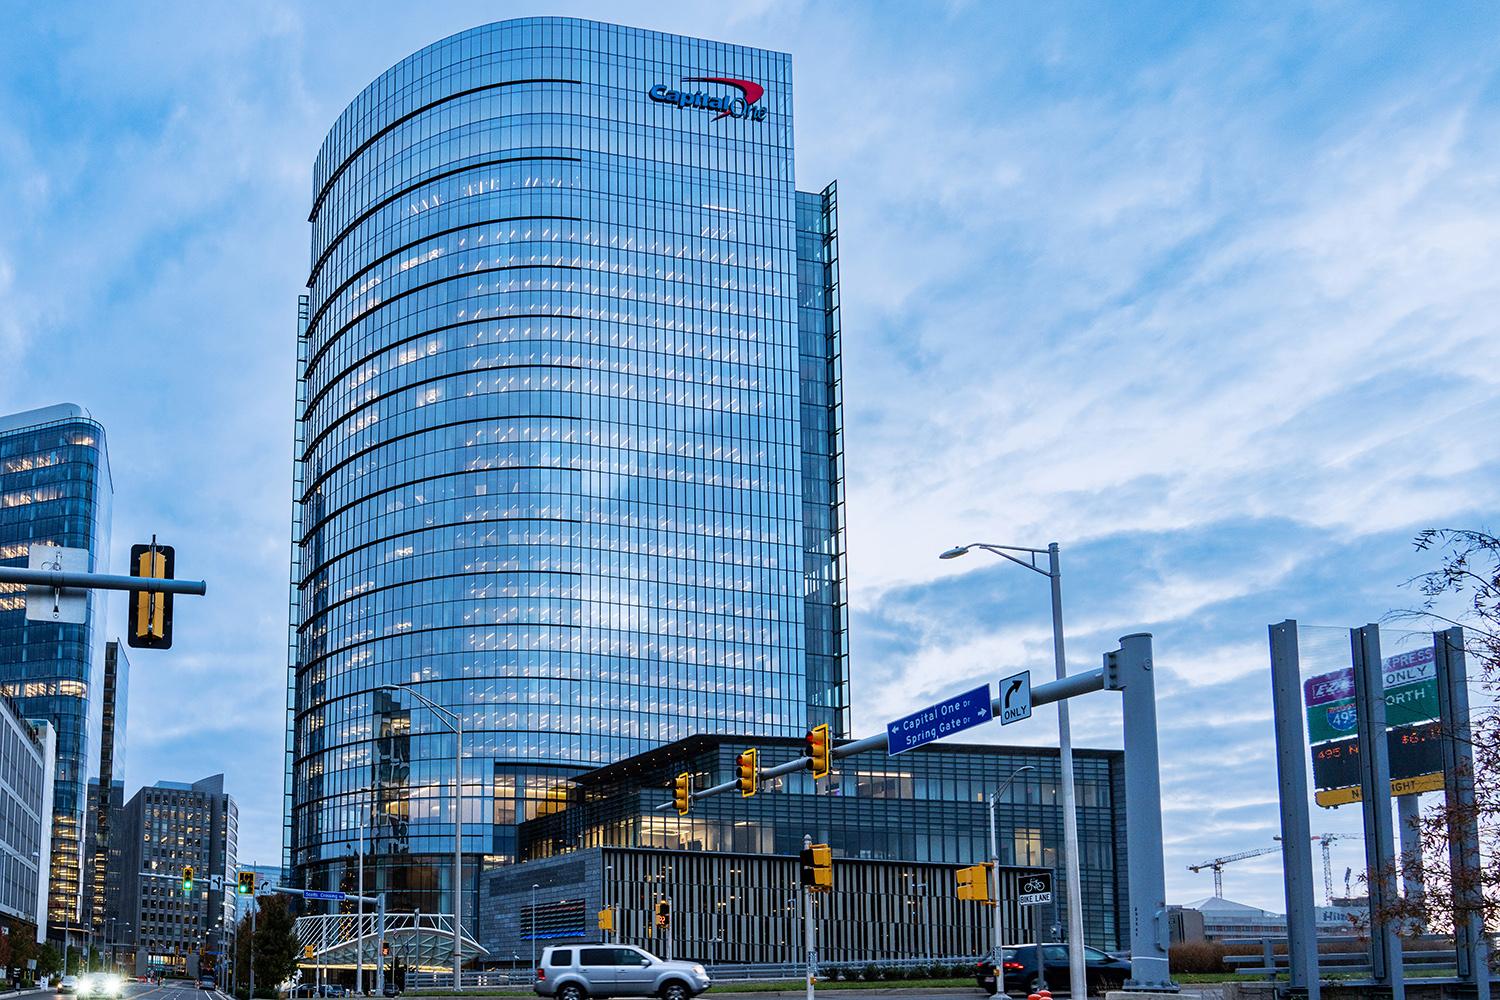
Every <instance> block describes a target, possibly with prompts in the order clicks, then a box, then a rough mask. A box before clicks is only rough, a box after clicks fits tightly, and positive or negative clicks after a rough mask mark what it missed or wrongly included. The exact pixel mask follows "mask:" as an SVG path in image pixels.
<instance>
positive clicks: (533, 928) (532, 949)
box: [531, 882, 541, 979]
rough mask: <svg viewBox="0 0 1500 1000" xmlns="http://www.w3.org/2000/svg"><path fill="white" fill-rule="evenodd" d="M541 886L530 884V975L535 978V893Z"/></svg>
mask: <svg viewBox="0 0 1500 1000" xmlns="http://www.w3.org/2000/svg"><path fill="white" fill-rule="evenodd" d="M540 888H541V885H540V884H538V883H535V882H533V883H532V884H531V975H532V978H533V979H534V978H535V977H536V891H537V890H538V889H540Z"/></svg>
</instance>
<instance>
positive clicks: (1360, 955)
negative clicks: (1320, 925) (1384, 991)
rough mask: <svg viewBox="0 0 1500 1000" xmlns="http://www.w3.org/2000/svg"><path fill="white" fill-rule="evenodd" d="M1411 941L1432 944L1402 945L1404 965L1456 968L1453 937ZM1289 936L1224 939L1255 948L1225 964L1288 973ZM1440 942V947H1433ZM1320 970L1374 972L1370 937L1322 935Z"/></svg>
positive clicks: (1247, 971) (1253, 972) (1258, 973)
mask: <svg viewBox="0 0 1500 1000" xmlns="http://www.w3.org/2000/svg"><path fill="white" fill-rule="evenodd" d="M1405 940H1406V941H1408V942H1416V943H1419V944H1423V945H1428V946H1429V947H1422V948H1403V949H1402V951H1401V965H1402V968H1404V969H1407V970H1410V971H1413V972H1441V971H1444V970H1448V969H1453V968H1455V966H1456V964H1457V956H1456V953H1455V951H1454V946H1453V939H1452V938H1449V937H1444V936H1442V935H1439V934H1424V935H1421V936H1419V937H1415V938H1408V939H1405ZM1286 941H1287V939H1286V935H1284V934H1283V935H1263V936H1257V937H1243V938H1225V939H1224V940H1223V944H1225V945H1227V946H1229V947H1232V948H1234V947H1246V946H1251V947H1255V948H1256V949H1257V950H1256V951H1254V952H1248V951H1247V952H1235V953H1232V954H1226V955H1225V956H1224V964H1225V965H1228V966H1230V967H1231V968H1233V970H1234V971H1235V972H1236V973H1238V974H1239V975H1242V976H1252V977H1257V978H1263V979H1267V980H1273V979H1275V978H1276V977H1278V976H1285V975H1286V974H1287V973H1288V971H1289V968H1290V965H1289V958H1288V956H1287V952H1286V947H1285V945H1286ZM1277 945H1281V946H1282V950H1281V951H1279V952H1278V951H1277V950H1276V946H1277ZM1329 945H1333V946H1334V947H1336V948H1338V949H1339V950H1330V951H1325V950H1324V948H1325V947H1327V946H1329ZM1431 945H1438V946H1439V947H1430V946H1431ZM1318 946H1319V947H1318V972H1319V973H1320V974H1327V973H1335V974H1339V975H1340V976H1346V975H1348V974H1351V973H1354V974H1357V973H1361V972H1362V973H1365V974H1367V975H1368V974H1370V973H1371V971H1372V970H1371V966H1370V952H1369V946H1370V941H1369V938H1362V937H1357V936H1352V935H1343V936H1338V937H1331V936H1322V937H1319V938H1318Z"/></svg>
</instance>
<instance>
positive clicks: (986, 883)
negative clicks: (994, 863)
mask: <svg viewBox="0 0 1500 1000" xmlns="http://www.w3.org/2000/svg"><path fill="white" fill-rule="evenodd" d="M988 868H989V866H988V865H971V866H969V867H968V868H960V869H959V870H958V873H957V874H958V898H959V899H974V900H978V901H979V902H981V903H988V902H989V901H990V878H989V872H988Z"/></svg>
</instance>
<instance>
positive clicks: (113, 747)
mask: <svg viewBox="0 0 1500 1000" xmlns="http://www.w3.org/2000/svg"><path fill="white" fill-rule="evenodd" d="M129 690H130V660H129V659H128V658H126V656H125V646H124V645H123V644H122V643H121V642H120V641H119V640H114V641H112V642H107V643H105V644H104V687H103V689H102V691H101V696H102V704H101V708H102V712H101V725H100V730H99V769H98V776H97V777H94V778H90V779H89V812H88V836H87V844H88V855H87V856H88V868H87V870H88V881H87V885H86V890H87V891H86V896H87V899H86V903H87V906H86V910H85V912H86V913H87V914H88V924H89V930H90V933H91V940H92V941H93V942H94V945H95V947H98V948H101V949H104V948H107V946H108V945H109V944H111V943H113V942H114V940H115V938H116V935H117V934H118V925H119V914H118V912H117V906H118V903H119V900H120V888H121V886H120V846H121V845H120V842H119V840H118V839H114V840H112V839H111V837H110V830H111V828H112V825H113V824H112V820H113V817H114V816H115V814H116V813H118V812H119V810H120V808H121V806H123V805H124V804H125V710H126V705H127V703H128V701H129Z"/></svg>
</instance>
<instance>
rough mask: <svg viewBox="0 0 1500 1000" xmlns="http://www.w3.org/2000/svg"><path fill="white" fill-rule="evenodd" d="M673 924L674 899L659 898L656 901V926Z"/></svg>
mask: <svg viewBox="0 0 1500 1000" xmlns="http://www.w3.org/2000/svg"><path fill="white" fill-rule="evenodd" d="M671 924H672V901H671V900H669V899H658V900H657V901H656V926H658V927H669V926H671Z"/></svg>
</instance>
